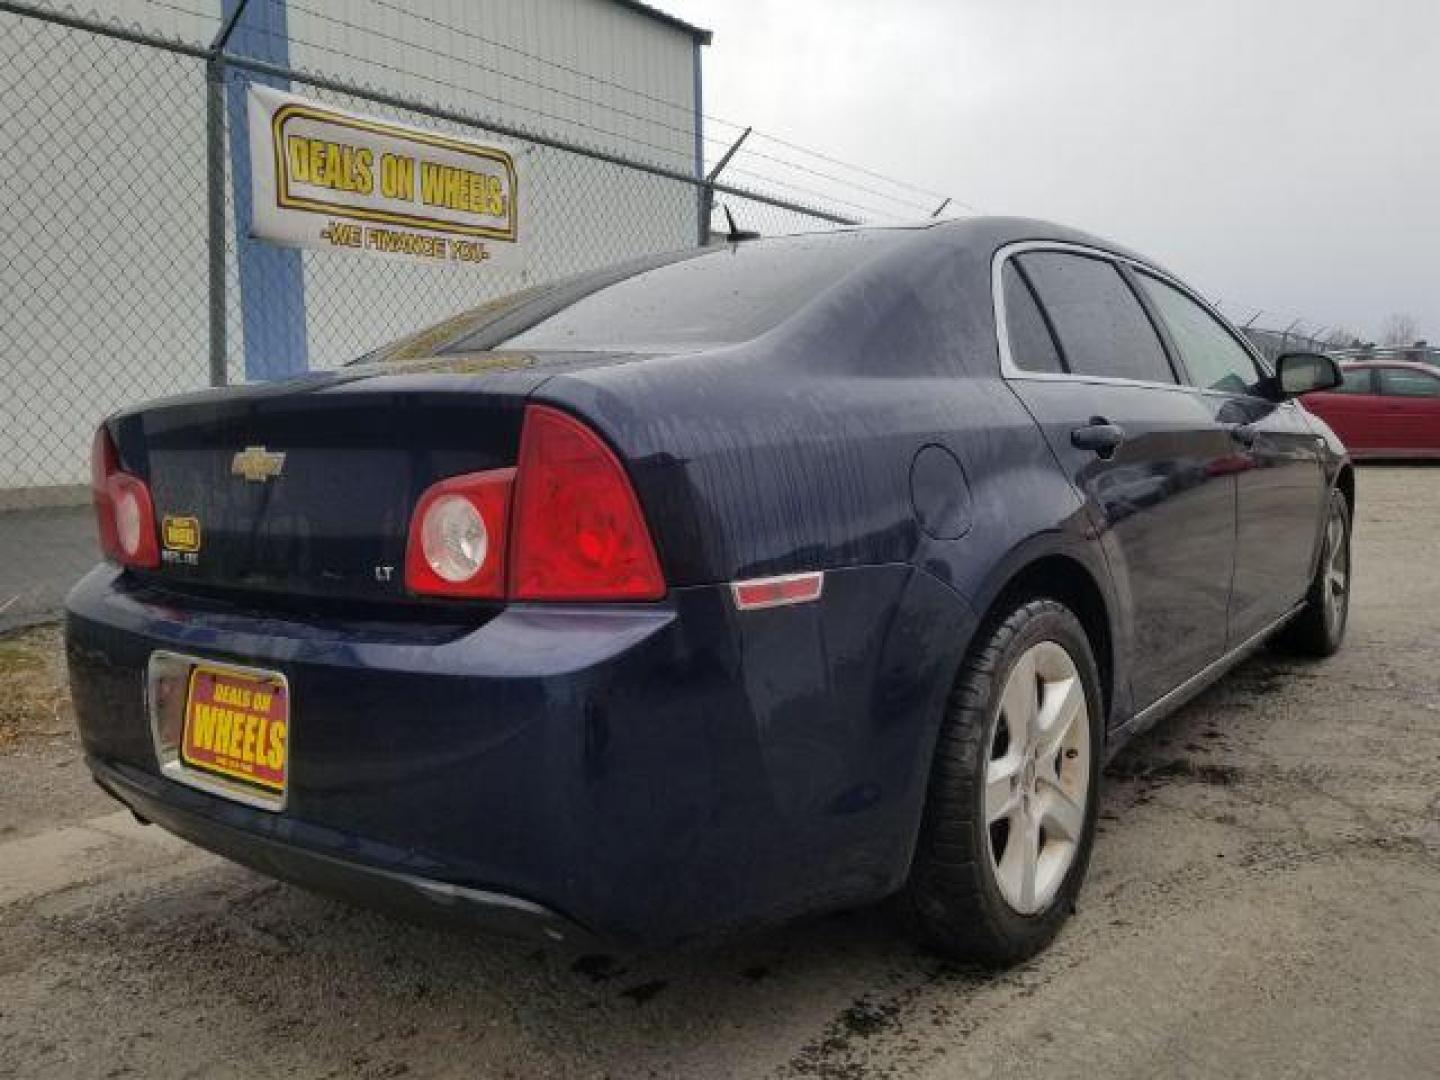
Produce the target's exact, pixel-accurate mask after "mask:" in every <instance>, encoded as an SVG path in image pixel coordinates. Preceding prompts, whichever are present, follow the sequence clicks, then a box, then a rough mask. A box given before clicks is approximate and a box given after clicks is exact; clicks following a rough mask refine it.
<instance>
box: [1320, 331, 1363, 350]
mask: <svg viewBox="0 0 1440 1080" xmlns="http://www.w3.org/2000/svg"><path fill="white" fill-rule="evenodd" d="M1325 344H1326V345H1327V346H1328V347H1329V348H1332V349H1354V348H1358V347H1359V346H1360V335H1359V334H1357V333H1355V331H1354V330H1350V329H1347V328H1346V327H1344V326H1337V327H1335V329H1334V330H1331V331H1330V332H1329V333H1328V334H1326V335H1325Z"/></svg>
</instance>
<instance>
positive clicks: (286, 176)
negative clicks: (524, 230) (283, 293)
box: [249, 83, 522, 269]
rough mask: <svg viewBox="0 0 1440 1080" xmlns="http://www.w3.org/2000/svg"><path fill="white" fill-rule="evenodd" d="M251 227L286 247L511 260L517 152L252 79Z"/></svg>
mask: <svg viewBox="0 0 1440 1080" xmlns="http://www.w3.org/2000/svg"><path fill="white" fill-rule="evenodd" d="M249 116H250V175H251V178H252V181H251V182H252V191H253V195H254V217H253V221H252V227H251V235H252V236H256V237H258V238H260V239H262V240H271V241H273V242H275V243H277V244H287V245H290V246H292V247H308V248H326V249H331V250H336V251H360V252H366V253H368V254H372V255H383V256H388V257H392V258H394V257H400V258H409V259H421V260H424V261H427V262H447V263H455V264H469V265H473V266H500V267H504V268H505V269H514V268H517V267H518V266H519V265H520V263H521V260H522V252H521V247H520V221H519V213H520V210H519V207H520V200H519V188H520V182H519V178H518V176H517V173H516V167H515V158H514V156H513V155H512V154H510V153H509V152H508V151H506V150H504V149H502V148H501V147H498V146H493V145H482V144H480V143H476V142H471V141H469V140H466V139H457V138H455V137H454V136H451V135H441V134H439V133H437V132H433V131H425V130H423V129H421V128H415V127H409V126H407V125H404V124H397V123H394V122H393V121H390V120H380V119H376V118H375V117H370V116H360V115H356V114H354V113H347V112H340V111H339V110H337V109H334V108H332V107H331V106H329V105H322V104H320V103H318V102H314V101H307V100H306V99H305V98H301V97H296V96H295V95H294V94H286V93H283V92H282V91H279V90H275V89H272V88H270V87H268V86H256V85H254V84H253V83H252V84H251V86H250V88H249Z"/></svg>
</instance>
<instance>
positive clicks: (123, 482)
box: [90, 424, 160, 570]
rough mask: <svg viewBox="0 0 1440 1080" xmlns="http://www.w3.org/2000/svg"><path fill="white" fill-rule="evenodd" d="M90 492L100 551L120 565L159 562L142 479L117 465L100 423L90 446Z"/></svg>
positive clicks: (112, 445) (152, 512) (152, 515)
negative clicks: (98, 534)
mask: <svg viewBox="0 0 1440 1080" xmlns="http://www.w3.org/2000/svg"><path fill="white" fill-rule="evenodd" d="M90 494H91V498H92V500H93V501H94V504H95V524H96V526H97V528H98V529H99V530H100V551H101V552H102V553H103V554H104V556H105V557H106V558H107V559H111V560H113V561H115V562H117V563H120V564H121V565H122V566H134V567H138V568H140V569H145V570H148V569H152V568H154V567H156V566H159V565H160V545H159V544H158V543H157V541H156V539H155V504H154V502H153V501H152V500H151V498H150V489H149V488H148V487H146V486H145V481H143V480H141V479H140V478H139V477H135V476H131V475H130V474H129V473H127V472H125V471H123V470H122V469H121V468H120V457H119V455H118V454H117V453H116V452H115V443H114V441H113V440H112V439H111V438H110V432H109V431H108V430H107V429H106V427H105V425H104V424H101V425H100V428H99V430H98V431H96V432H95V441H94V443H93V444H92V445H91V449H90Z"/></svg>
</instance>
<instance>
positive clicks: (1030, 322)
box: [1001, 260, 1065, 374]
mask: <svg viewBox="0 0 1440 1080" xmlns="http://www.w3.org/2000/svg"><path fill="white" fill-rule="evenodd" d="M1001 278H1002V281H1001V286H1002V287H1003V288H1004V290H1005V330H1006V334H1007V336H1008V337H1009V339H1010V359H1011V360H1013V361H1014V362H1015V366H1016V367H1018V368H1022V369H1023V370H1025V371H1049V372H1054V373H1056V374H1058V373H1060V372H1063V371H1064V370H1065V368H1064V365H1062V364H1061V363H1060V350H1059V349H1057V348H1056V347H1055V339H1054V338H1053V337H1051V336H1050V328H1049V327H1048V326H1046V325H1045V316H1043V315H1041V314H1040V308H1039V306H1038V305H1036V303H1035V295H1034V294H1033V293H1032V292H1031V291H1030V286H1029V285H1027V284H1025V279H1024V278H1023V277H1021V276H1020V271H1019V270H1017V269H1015V263H1014V261H1013V260H1012V261H1009V262H1006V264H1005V269H1004V270H1002V271H1001Z"/></svg>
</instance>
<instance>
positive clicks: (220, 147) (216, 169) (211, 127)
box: [205, 57, 229, 386]
mask: <svg viewBox="0 0 1440 1080" xmlns="http://www.w3.org/2000/svg"><path fill="white" fill-rule="evenodd" d="M205 205H206V210H207V212H208V214H209V219H210V220H209V233H208V237H207V240H206V243H207V245H208V254H209V256H210V266H209V278H210V280H209V291H210V385H211V386H224V385H225V383H226V382H227V381H228V374H229V373H228V371H227V370H226V369H227V366H228V363H227V361H228V359H229V348H228V343H227V341H226V336H225V331H226V327H225V62H224V61H223V60H221V59H219V58H218V57H217V58H213V59H211V60H208V61H206V63H205Z"/></svg>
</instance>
